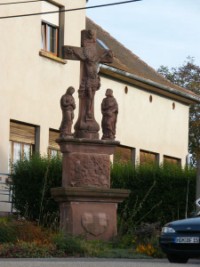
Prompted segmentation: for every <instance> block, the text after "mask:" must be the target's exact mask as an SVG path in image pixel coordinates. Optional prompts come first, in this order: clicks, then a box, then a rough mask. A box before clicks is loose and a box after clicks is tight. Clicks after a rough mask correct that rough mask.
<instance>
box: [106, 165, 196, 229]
mask: <svg viewBox="0 0 200 267" xmlns="http://www.w3.org/2000/svg"><path fill="white" fill-rule="evenodd" d="M195 172H196V171H195V169H187V168H185V169H182V168H181V167H179V166H175V165H169V164H168V165H163V166H156V165H150V164H149V165H140V166H136V167H135V168H134V167H133V166H131V165H130V164H127V165H124V164H123V165H122V164H117V163H116V164H114V165H113V168H112V172H111V177H112V187H113V188H126V189H130V190H131V193H130V195H129V198H128V199H126V200H125V201H124V202H123V203H121V204H120V205H119V208H118V220H119V231H120V233H121V234H124V233H134V231H135V228H136V227H137V226H138V225H140V223H141V222H148V223H155V222H160V223H161V224H164V223H166V222H169V221H171V220H175V219H179V218H184V217H185V213H187V214H188V215H189V214H190V213H191V212H192V211H193V208H194V207H193V204H194V201H195ZM188 192H189V193H188ZM187 197H188V202H187Z"/></svg>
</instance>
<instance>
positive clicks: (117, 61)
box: [86, 18, 200, 104]
mask: <svg viewBox="0 0 200 267" xmlns="http://www.w3.org/2000/svg"><path fill="white" fill-rule="evenodd" d="M86 29H88V30H89V29H94V30H96V32H97V39H98V40H100V41H102V42H103V43H104V44H105V45H106V46H107V47H108V48H109V49H110V50H112V51H113V54H114V60H113V63H111V64H108V65H106V64H103V66H102V67H101V73H103V74H106V75H111V76H113V77H115V78H117V79H120V80H124V81H126V82H128V83H132V84H133V83H134V84H135V85H137V86H139V87H141V88H142V89H146V90H150V91H153V92H155V93H158V94H161V95H165V96H166V97H170V98H173V99H176V100H179V101H181V102H184V103H187V104H191V103H200V96H199V95H196V94H195V93H193V92H191V91H189V90H187V89H185V88H182V87H179V86H177V85H175V84H173V83H172V82H170V81H169V80H167V79H166V78H164V77H163V76H162V75H161V74H159V73H158V72H157V71H156V70H154V69H153V68H152V67H150V66H149V65H147V64H146V63H145V62H144V61H143V60H141V59H140V58H139V57H138V56H136V55H135V54H133V53H132V52H131V51H130V50H129V49H127V48H126V47H125V46H123V45H122V44H121V43H120V42H118V41H117V40H116V39H115V38H113V37H112V36H111V35H110V34H109V33H108V32H106V31H105V30H104V29H102V28H101V27H100V26H99V25H97V24H96V23H94V22H93V21H92V20H91V19H89V18H87V19H86Z"/></svg>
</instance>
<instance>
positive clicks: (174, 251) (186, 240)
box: [159, 217, 200, 263]
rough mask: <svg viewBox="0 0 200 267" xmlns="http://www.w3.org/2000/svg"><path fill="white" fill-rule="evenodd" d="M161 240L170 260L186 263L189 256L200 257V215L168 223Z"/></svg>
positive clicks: (162, 247) (161, 244)
mask: <svg viewBox="0 0 200 267" xmlns="http://www.w3.org/2000/svg"><path fill="white" fill-rule="evenodd" d="M159 242H160V247H161V249H162V250H163V252H165V253H166V254H167V258H168V260H169V261H170V262H175V263H186V262H187V261H188V259H189V258H199V257H200V217H195V218H189V219H184V220H178V221H173V222H170V223H167V224H166V225H165V226H164V227H163V228H162V232H161V236H160V239H159Z"/></svg>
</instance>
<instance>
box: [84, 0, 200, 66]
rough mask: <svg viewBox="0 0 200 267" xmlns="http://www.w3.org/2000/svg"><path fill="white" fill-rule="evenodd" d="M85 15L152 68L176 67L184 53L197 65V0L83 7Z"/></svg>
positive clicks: (99, 0)
mask: <svg viewBox="0 0 200 267" xmlns="http://www.w3.org/2000/svg"><path fill="white" fill-rule="evenodd" d="M123 1H124V0H89V1H88V3H87V6H94V5H101V4H108V3H116V2H117V3H119V2H123ZM87 16H88V17H89V18H90V19H92V20H93V21H94V22H95V23H97V24H98V25H100V26H101V27H102V28H103V29H104V30H106V31H107V32H109V33H110V34H111V35H112V36H113V37H114V38H116V39H117V40H118V41H119V42H120V43H122V44H123V45H124V46H125V47H127V48H128V49H129V50H131V51H132V52H133V53H134V54H136V55H137V56H138V57H140V58H141V59H142V60H143V61H145V62H146V63H147V64H148V65H150V66H151V67H153V68H154V69H158V68H159V67H160V66H161V65H164V66H167V67H169V68H172V67H179V66H181V65H183V64H184V62H185V61H187V57H188V56H190V57H193V58H194V63H195V64H197V65H199V66H200V0H141V1H138V2H132V3H128V4H123V5H116V6H110V7H101V8H93V9H87Z"/></svg>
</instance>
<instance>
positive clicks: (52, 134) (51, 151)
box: [48, 129, 61, 157]
mask: <svg viewBox="0 0 200 267" xmlns="http://www.w3.org/2000/svg"><path fill="white" fill-rule="evenodd" d="M58 138H59V131H57V130H53V129H50V130H49V147H48V155H49V156H50V157H55V156H58V155H60V154H61V153H60V147H59V145H58V143H56V139H58Z"/></svg>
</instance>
